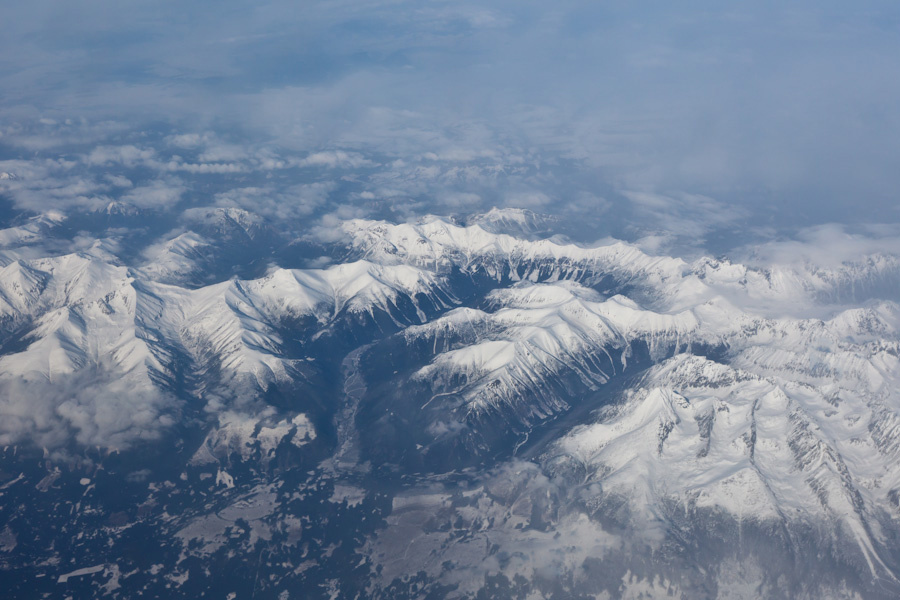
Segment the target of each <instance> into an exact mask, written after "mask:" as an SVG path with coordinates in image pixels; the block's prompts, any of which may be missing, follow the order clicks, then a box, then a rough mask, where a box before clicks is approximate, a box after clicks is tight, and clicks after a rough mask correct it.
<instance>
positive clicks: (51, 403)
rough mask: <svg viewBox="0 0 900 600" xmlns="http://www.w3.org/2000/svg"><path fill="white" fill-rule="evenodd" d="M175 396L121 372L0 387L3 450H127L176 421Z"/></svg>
mask: <svg viewBox="0 0 900 600" xmlns="http://www.w3.org/2000/svg"><path fill="white" fill-rule="evenodd" d="M177 408H178V403H177V401H176V400H175V398H173V397H172V396H169V395H167V394H165V393H163V392H161V391H159V390H156V389H154V388H151V387H148V386H147V385H146V384H143V385H141V384H135V382H133V381H130V380H129V379H128V378H127V377H118V376H117V375H116V374H115V373H109V372H104V371H98V370H94V369H86V370H84V371H82V372H78V373H75V374H72V375H63V376H56V377H54V380H53V381H52V382H51V381H47V380H43V379H41V380H36V381H25V380H23V379H21V378H11V379H5V380H3V381H2V382H0V445H11V444H33V445H36V446H39V447H40V446H43V447H47V448H51V449H56V448H62V447H65V446H67V445H68V444H71V443H73V442H75V443H78V444H80V445H83V446H101V447H105V448H117V449H120V450H124V449H126V448H129V447H131V446H133V445H134V444H136V443H139V442H141V441H147V440H155V439H158V438H159V437H160V436H161V435H162V434H163V433H164V432H165V431H166V430H167V429H168V428H169V427H171V426H172V425H173V424H174V422H175V419H174V416H173V415H174V414H175V412H176V411H177Z"/></svg>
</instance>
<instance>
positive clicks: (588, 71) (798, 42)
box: [0, 0, 900, 239]
mask: <svg viewBox="0 0 900 600" xmlns="http://www.w3.org/2000/svg"><path fill="white" fill-rule="evenodd" d="M4 21H5V23H6V26H5V28H4V29H5V31H4V35H3V36H0V99H2V101H0V133H2V137H0V145H2V148H0V152H2V154H0V158H5V159H9V161H12V162H8V163H7V166H6V167H2V166H0V171H4V170H5V171H8V172H16V173H17V175H18V176H19V183H18V184H17V186H14V189H11V188H6V189H4V190H0V191H5V193H6V194H7V195H8V196H10V197H12V198H13V199H14V202H15V203H16V204H17V205H18V206H20V207H22V208H29V209H32V210H39V209H43V208H59V209H62V210H66V209H67V208H71V207H73V206H84V205H88V206H89V205H91V201H92V200H91V198H93V199H95V200H97V199H98V198H99V200H98V201H100V200H102V201H105V200H107V199H109V198H125V199H130V200H131V201H133V202H134V203H137V204H139V205H144V206H166V205H167V204H170V203H172V202H185V201H187V202H193V200H192V199H193V198H194V197H195V195H194V194H195V190H196V189H198V185H197V183H196V181H197V177H199V176H213V175H218V176H220V180H219V181H218V182H217V183H216V184H215V185H216V186H218V187H217V188H216V189H217V190H218V191H217V194H218V195H217V196H215V201H216V202H219V203H221V202H225V201H228V202H235V203H238V204H240V203H241V202H242V200H241V199H240V198H239V197H240V196H241V195H242V194H243V195H245V196H246V195H247V194H250V195H254V194H255V196H254V197H255V198H256V200H254V203H259V202H264V203H266V204H267V206H269V210H270V211H271V212H272V214H289V215H295V216H296V215H300V216H302V215H304V214H313V213H315V211H316V210H318V211H319V212H322V211H326V212H327V211H328V210H331V209H333V210H334V211H335V212H340V214H341V215H343V216H347V215H352V214H365V213H366V211H367V210H369V209H368V208H367V206H369V205H370V204H371V202H372V200H373V199H376V200H382V201H383V200H385V199H388V201H389V202H391V203H392V206H394V208H396V207H398V206H399V207H401V208H402V209H403V210H407V211H408V212H409V214H415V213H417V212H426V211H433V212H467V211H476V210H481V209H483V208H486V207H490V206H493V205H499V206H523V207H527V208H531V209H534V210H537V211H545V212H557V213H561V214H562V213H565V214H567V215H570V216H571V215H576V216H577V215H582V214H587V215H590V216H591V217H592V218H593V219H595V220H594V221H591V223H592V225H591V226H592V227H598V228H599V229H602V228H603V226H602V223H603V222H604V219H606V222H608V223H610V224H611V225H610V226H609V228H608V229H609V230H608V231H599V230H598V235H599V234H608V233H615V234H617V235H629V232H631V235H633V237H640V236H642V235H646V234H653V233H663V234H675V235H682V236H686V237H687V238H690V239H703V238H704V237H705V236H710V237H715V235H717V234H716V232H719V235H721V232H723V231H724V232H726V235H727V232H729V231H734V230H738V231H746V230H747V228H749V227H754V228H755V229H754V231H757V232H759V233H760V235H763V236H765V235H766V232H767V231H770V232H771V231H776V230H780V229H784V228H802V227H809V226H814V225H818V224H823V223H828V222H837V223H845V224H849V223H856V222H881V223H885V222H887V223H893V222H896V221H898V220H900V212H898V210H897V202H896V198H897V192H896V190H897V189H898V187H900V186H898V183H900V169H898V168H897V160H898V159H897V157H898V156H900V141H898V140H900V101H898V99H900V77H898V73H900V6H898V5H897V4H896V3H895V2H890V3H889V2H869V1H863V2H852V3H851V2H836V1H821V0H819V1H815V2H813V1H800V2H768V1H755V2H752V3H751V2H728V3H723V2H702V1H690V2H680V3H671V2H624V1H623V2H576V1H566V0H558V1H554V2H542V3H538V2H520V1H519V2H512V1H508V2H505V1H500V2H482V3H477V4H475V3H471V4H467V3H461V2H422V1H417V2H412V1H409V2H406V1H399V0H398V1H382V2H362V1H353V2H351V1H347V0H332V1H328V2H324V1H323V2H317V1H312V0H308V1H304V2H252V3H251V2H245V1H239V2H236V1H227V0H226V1H224V2H215V3H212V2H183V1H179V2H170V1H161V0H154V1H152V2H150V1H143V0H137V1H130V2H111V1H105V0H101V1H96V0H82V1H79V2H60V1H49V2H48V1H41V0H38V1H36V2H29V3H11V4H10V5H9V6H7V7H5V8H4ZM98 147H99V150H98ZM91 157H93V158H91ZM61 160H62V161H71V162H73V163H75V164H74V166H72V165H69V166H65V165H62V166H61V163H60V162H59V161H61ZM304 160H305V161H306V162H305V163H304V162H302V161H304ZM39 161H43V162H39ZM51 161H56V162H54V163H52V164H51ZM26 162H27V163H28V164H25V163H26ZM203 165H206V166H203ZM114 167H115V168H114ZM123 168H127V169H131V170H130V171H128V172H123V171H122V170H121V169H123ZM136 168H140V169H143V170H141V171H139V172H138V171H135V169H136ZM117 169H119V170H117ZM298 170H299V171H298ZM63 171H65V173H63ZM276 171H277V172H278V173H280V175H278V176H274V177H273V173H275V172H276ZM22 173H26V174H28V173H30V174H31V177H32V178H33V179H35V180H37V179H38V178H41V179H42V181H43V182H44V183H41V184H40V185H37V184H34V185H31V184H28V183H22V181H23V180H25V179H27V177H24V176H23V175H22ZM76 175H77V177H76ZM236 175H240V178H239V179H235V176H236ZM115 177H120V178H125V179H126V180H127V182H128V184H127V185H126V184H125V181H123V180H122V179H119V180H118V181H119V182H120V183H121V185H118V186H117V185H116V184H115V183H112V181H113V180H112V179H111V178H115ZM229 178H230V179H229ZM51 179H52V180H54V181H57V183H58V184H59V185H56V184H53V185H51V184H48V183H46V182H47V181H50V180H51ZM342 182H343V183H342ZM347 182H351V183H352V185H350V183H347ZM54 185H55V186H56V187H53V186H54ZM348 185H350V187H349V188H348V187H347V186H348ZM36 186H37V187H36ZM41 186H42V187H41ZM48 186H50V187H52V190H50V191H48ZM92 186H93V187H92ZM207 187H208V186H207ZM25 188H27V189H25ZM242 190H243V191H242ZM222 194H226V195H227V194H231V196H229V197H225V196H222ZM301 197H302V198H304V200H302V201H298V200H297V198H301ZM73 198H77V199H78V200H73ZM223 198H224V199H223ZM185 199H187V200H185ZM207 200H208V199H207ZM207 200H198V201H197V202H200V203H201V204H202V203H203V202H206V201H207ZM297 207H299V208H297ZM316 214H318V213H316ZM601 216H602V218H601ZM613 223H615V225H612V224H613ZM766 228H770V229H766Z"/></svg>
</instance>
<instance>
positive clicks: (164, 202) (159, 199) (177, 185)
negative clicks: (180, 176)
mask: <svg viewBox="0 0 900 600" xmlns="http://www.w3.org/2000/svg"><path fill="white" fill-rule="evenodd" d="M184 192H185V187H184V185H182V184H181V182H179V181H177V180H172V181H164V180H154V181H151V182H149V183H147V184H145V185H142V186H140V187H135V188H134V189H132V190H130V191H129V192H127V193H126V194H125V195H123V196H122V200H124V201H126V202H129V203H131V204H133V205H135V206H137V207H138V208H151V209H168V208H171V207H172V206H174V205H175V204H177V203H178V202H179V201H180V200H181V196H182V194H183V193H184Z"/></svg>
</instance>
